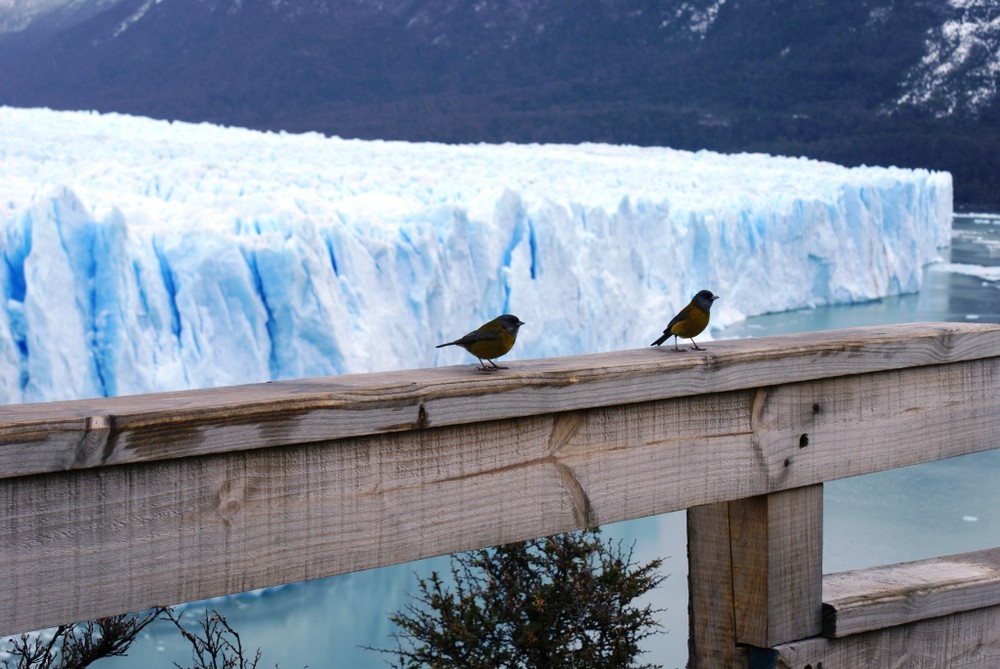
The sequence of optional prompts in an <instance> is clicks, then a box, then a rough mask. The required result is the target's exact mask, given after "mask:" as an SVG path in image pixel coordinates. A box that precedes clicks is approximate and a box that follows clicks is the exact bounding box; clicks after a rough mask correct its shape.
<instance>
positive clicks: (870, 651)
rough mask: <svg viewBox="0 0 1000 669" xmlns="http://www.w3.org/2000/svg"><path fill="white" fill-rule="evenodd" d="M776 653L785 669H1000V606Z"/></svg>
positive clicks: (785, 647) (812, 642) (814, 640)
mask: <svg viewBox="0 0 1000 669" xmlns="http://www.w3.org/2000/svg"><path fill="white" fill-rule="evenodd" d="M775 649H776V650H777V661H776V665H775V666H776V667H778V668H779V669H807V668H808V669H841V668H847V667H850V668H851V669H854V668H855V667H892V669H996V667H1000V606H993V607H990V608H985V609H976V610H974V611H965V612H960V613H955V614H953V615H950V616H944V617H940V618H930V619H928V620H922V621H919V622H914V623H909V624H906V625H897V626H895V627H888V628H886V629H882V630H878V631H874V632H865V633H862V634H854V635H852V636H848V637H843V638H840V639H828V638H826V637H814V638H812V639H807V640H804V641H799V642H795V643H790V644H785V645H781V646H777V647H776V648H775Z"/></svg>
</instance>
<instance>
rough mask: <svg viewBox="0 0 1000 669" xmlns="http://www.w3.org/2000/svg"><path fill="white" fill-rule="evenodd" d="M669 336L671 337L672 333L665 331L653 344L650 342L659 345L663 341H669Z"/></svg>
mask: <svg viewBox="0 0 1000 669" xmlns="http://www.w3.org/2000/svg"><path fill="white" fill-rule="evenodd" d="M669 337H670V333H668V332H664V333H663V336H662V337H660V338H659V339H657V340H656V341H654V342H653V343H652V344H650V346H659V345H660V344H662V343H663V342H665V341H667V339H668V338H669Z"/></svg>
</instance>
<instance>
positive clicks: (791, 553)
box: [729, 484, 823, 648]
mask: <svg viewBox="0 0 1000 669" xmlns="http://www.w3.org/2000/svg"><path fill="white" fill-rule="evenodd" d="M729 536H730V541H731V542H732V554H733V588H734V592H735V595H734V600H735V602H734V604H735V617H736V641H737V643H743V644H749V645H751V646H758V647H760V648H769V647H771V646H775V645H777V644H779V643H787V642H789V641H796V640H798V639H804V638H806V637H810V636H814V635H816V634H819V633H820V632H821V631H822V627H823V486H822V484H819V485H812V486H807V487H805V488H795V489H793V490H786V491H783V492H777V493H772V494H770V495H763V496H760V497H751V498H749V499H742V500H737V501H735V502H730V503H729Z"/></svg>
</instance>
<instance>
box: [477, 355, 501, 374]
mask: <svg viewBox="0 0 1000 669" xmlns="http://www.w3.org/2000/svg"><path fill="white" fill-rule="evenodd" d="M486 362H489V363H490V364H491V365H493V366H492V367H487V366H486ZM486 362H483V359H482V358H479V364H480V365H482V367H476V370H477V371H480V372H495V371H497V370H498V369H507V368H506V367H499V366H497V364H496V363H495V362H493V361H492V360H490V359H489V358H486Z"/></svg>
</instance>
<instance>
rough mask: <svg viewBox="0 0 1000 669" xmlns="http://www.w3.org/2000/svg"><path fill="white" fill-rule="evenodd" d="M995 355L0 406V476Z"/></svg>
mask: <svg viewBox="0 0 1000 669" xmlns="http://www.w3.org/2000/svg"><path fill="white" fill-rule="evenodd" d="M992 356H1000V326H995V325H984V324H955V323H945V324H912V325H895V326H884V327H871V328H855V329H849V330H836V331H830V332H821V333H808V334H802V335H785V336H780V337H768V338H761V339H749V340H738V341H720V342H713V343H712V344H711V346H710V348H709V350H708V351H707V352H706V353H698V354H694V353H690V354H689V353H683V354H680V353H675V352H673V351H672V350H668V349H652V348H648V347H647V348H644V349H637V350H631V351H619V352H615V353H605V354H595V355H587V356H574V357H567V358H550V359H545V360H526V361H517V362H513V363H511V364H510V366H511V369H509V370H506V371H505V372H504V373H502V374H481V373H477V372H474V371H473V370H472V368H471V366H462V367H445V368H437V369H425V370H407V371H399V372H387V373H380V374H357V375H345V376H338V377H329V378H320V379H299V380H294V381H282V382H275V383H268V384H256V385H248V386H237V387H231V388H215V389H208V390H197V391H188V392H175V393H161V394H156V395H137V396H128V397H118V398H110V399H94V400H78V401H71V402H53V403H46V404H34V405H13V406H4V407H0V477H2V476H22V475H26V474H34V473H42V472H51V471H62V470H66V469H77V468H89V467H98V466H102V465H109V464H123V463H128V462H144V461H155V460H160V459H168V458H175V457H187V456H192V455H201V454H208V453H218V452H226V451H238V450H246V449H252V448H268V447H272V446H281V445H286V444H294V443H306V442H311V441H323V440H328V439H339V438H345V437H353V436H363V435H369V434H378V433H384V432H396V431H405V430H410V429H415V428H426V427H433V426H446V425H456V424H461V423H467V422H475V421H488V420H496V419H502V418H509V417H516V416H527V415H539V414H545V413H550V412H557V411H571V410H577V409H588V408H593V407H599V406H610V405H614V404H623V403H630V402H646V401H654V400H662V399H669V398H673V397H683V396H686V395H690V394H700V393H710V392H726V391H732V390H740V389H746V388H755V387H761V386H766V385H772V384H779V383H789V382H795V381H803V380H811V379H822V378H830V377H836V376H840V375H844V374H859V373H866V372H875V371H883V370H889V369H897V368H906V367H917V366H924V365H935V364H941V363H949V362H957V361H964V360H975V359H981V358H988V357H992Z"/></svg>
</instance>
